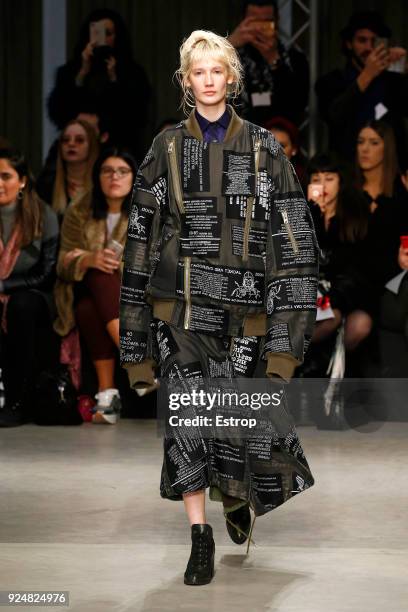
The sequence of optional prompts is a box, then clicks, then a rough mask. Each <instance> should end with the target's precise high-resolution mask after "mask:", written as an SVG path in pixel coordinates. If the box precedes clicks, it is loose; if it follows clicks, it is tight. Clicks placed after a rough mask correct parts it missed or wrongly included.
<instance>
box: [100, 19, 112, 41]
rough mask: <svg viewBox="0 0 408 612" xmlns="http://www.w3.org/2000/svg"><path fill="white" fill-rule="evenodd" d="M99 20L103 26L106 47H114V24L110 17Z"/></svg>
mask: <svg viewBox="0 0 408 612" xmlns="http://www.w3.org/2000/svg"><path fill="white" fill-rule="evenodd" d="M101 21H102V23H103V25H104V28H105V37H106V44H107V45H108V47H114V46H115V39H116V30H115V24H114V23H113V21H112V19H102V20H101Z"/></svg>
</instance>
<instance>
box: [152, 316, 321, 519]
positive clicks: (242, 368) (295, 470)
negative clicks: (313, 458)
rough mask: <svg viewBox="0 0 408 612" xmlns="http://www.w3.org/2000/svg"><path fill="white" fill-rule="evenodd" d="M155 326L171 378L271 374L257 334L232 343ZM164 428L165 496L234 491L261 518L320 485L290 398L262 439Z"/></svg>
mask: <svg viewBox="0 0 408 612" xmlns="http://www.w3.org/2000/svg"><path fill="white" fill-rule="evenodd" d="M152 328H153V337H154V342H153V344H154V346H155V350H156V360H157V361H158V363H159V366H160V374H161V379H162V380H163V381H165V382H166V383H167V382H168V381H178V382H179V383H180V384H187V385H189V384H191V383H192V382H194V381H197V380H199V379H214V378H216V379H221V378H229V377H232V378H234V377H239V378H245V377H246V378H265V370H266V362H265V361H263V360H262V359H261V358H260V355H261V354H262V344H263V338H260V337H256V336H250V337H244V338H234V339H233V342H231V339H230V338H220V337H214V336H210V335H206V334H201V333H196V332H194V331H191V330H188V331H185V330H182V329H179V328H176V327H174V326H173V325H171V324H169V323H167V322H164V321H160V320H157V319H155V320H154V322H153V325H152ZM270 384H271V386H273V385H276V383H275V382H272V381H271V382H270ZM187 388H188V387H187ZM165 430H166V433H165V435H164V437H163V446H164V457H163V466H162V472H161V481H160V495H161V497H163V498H166V499H170V500H182V499H183V497H182V495H183V493H191V492H193V491H198V490H201V489H206V488H209V495H210V499H211V500H216V501H222V498H223V495H227V496H229V497H233V498H236V499H237V501H238V500H242V501H245V502H249V504H250V507H251V509H252V510H253V512H254V514H255V516H261V515H262V514H265V513H266V512H269V511H270V510H273V509H274V508H276V507H277V506H280V505H281V504H283V503H284V502H286V501H287V500H288V499H290V498H291V497H293V496H294V495H297V494H298V493H301V492H302V491H304V490H306V489H308V488H309V487H311V486H312V485H313V484H314V479H313V476H312V474H311V471H310V468H309V465H308V463H307V460H306V457H305V455H304V453H303V450H302V447H301V444H300V441H299V438H298V435H297V432H296V429H295V425H294V422H293V419H292V417H291V415H290V413H289V412H288V410H287V407H286V399H285V396H284V395H283V401H282V402H281V405H280V407H279V409H274V410H273V411H272V412H271V413H270V417H269V422H268V423H267V424H266V426H265V428H264V431H263V433H262V436H257V437H256V438H255V437H254V438H251V437H248V436H245V438H243V437H242V438H237V437H236V436H231V438H230V439H228V438H225V437H224V436H223V437H222V438H217V437H212V436H207V435H206V436H201V435H200V428H196V431H195V432H194V434H195V435H193V436H192V435H191V434H190V435H188V436H186V435H185V431H183V429H182V428H177V427H172V428H168V427H166V428H165ZM282 432H283V433H282Z"/></svg>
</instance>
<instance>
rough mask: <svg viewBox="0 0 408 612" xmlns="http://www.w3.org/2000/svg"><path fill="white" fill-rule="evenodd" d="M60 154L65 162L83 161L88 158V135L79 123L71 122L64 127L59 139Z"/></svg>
mask: <svg viewBox="0 0 408 612" xmlns="http://www.w3.org/2000/svg"><path fill="white" fill-rule="evenodd" d="M61 155H62V159H63V160H64V161H65V162H71V163H83V162H85V161H86V160H87V159H88V156H89V140H88V135H87V133H86V131H85V129H84V128H83V127H82V125H80V124H79V123H72V124H71V125H69V126H68V127H67V128H65V130H64V133H63V136H62V139H61Z"/></svg>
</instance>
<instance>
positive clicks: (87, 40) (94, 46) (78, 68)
mask: <svg viewBox="0 0 408 612" xmlns="http://www.w3.org/2000/svg"><path fill="white" fill-rule="evenodd" d="M150 103H151V88H150V85H149V82H148V79H147V76H146V73H145V71H144V70H143V68H142V67H141V66H139V65H138V64H136V63H135V62H134V60H133V59H132V52H131V45H130V38H129V33H128V31H127V28H126V25H125V23H124V21H123V19H122V17H121V16H120V15H119V14H118V13H116V11H113V10H111V9H107V8H103V9H97V10H95V11H92V13H91V14H90V15H89V16H88V17H87V19H86V20H85V22H84V23H83V25H82V26H81V30H80V34H79V40H78V43H77V45H76V47H75V50H74V56H73V59H71V60H70V61H69V62H68V63H67V64H65V65H64V66H61V67H60V68H59V69H58V72H57V78H56V84H55V87H54V89H53V90H52V92H51V94H50V97H49V99H48V113H49V116H50V119H51V120H52V121H53V122H54V123H55V124H56V125H57V127H58V128H59V129H62V128H63V127H64V126H65V125H66V124H67V123H68V121H70V120H71V119H73V118H74V117H76V116H77V114H78V112H80V110H81V108H82V107H83V106H84V104H87V105H92V106H93V107H94V108H95V109H97V110H98V112H99V113H102V114H103V115H104V116H106V117H107V118H108V119H109V124H110V136H111V142H112V143H114V144H115V145H117V146H126V147H128V148H130V149H131V150H132V152H133V153H134V155H135V156H136V158H137V160H138V161H140V159H141V158H142V157H143V155H144V149H145V146H144V141H145V134H144V129H145V128H146V125H147V124H149V123H151V119H152V117H151V116H150V111H151V109H150Z"/></svg>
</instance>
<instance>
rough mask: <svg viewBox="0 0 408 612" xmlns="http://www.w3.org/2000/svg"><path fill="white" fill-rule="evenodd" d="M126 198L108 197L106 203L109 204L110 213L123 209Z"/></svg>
mask: <svg viewBox="0 0 408 612" xmlns="http://www.w3.org/2000/svg"><path fill="white" fill-rule="evenodd" d="M123 200H124V198H106V203H107V205H108V213H113V214H115V213H119V212H121V210H122V204H123Z"/></svg>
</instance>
